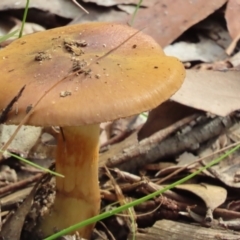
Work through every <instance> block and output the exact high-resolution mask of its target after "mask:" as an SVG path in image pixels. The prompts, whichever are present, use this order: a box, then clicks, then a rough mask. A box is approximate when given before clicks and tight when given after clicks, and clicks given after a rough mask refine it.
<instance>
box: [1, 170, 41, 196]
mask: <svg viewBox="0 0 240 240" xmlns="http://www.w3.org/2000/svg"><path fill="white" fill-rule="evenodd" d="M42 176H43V174H42V173H38V174H36V175H35V176H33V177H29V178H27V179H24V180H22V181H18V182H16V183H13V184H9V185H8V186H6V187H3V188H0V195H2V194H5V193H7V192H10V191H16V190H18V189H20V188H23V187H25V186H26V185H28V184H30V183H33V182H35V181H37V180H39V179H40V178H41V177H42Z"/></svg>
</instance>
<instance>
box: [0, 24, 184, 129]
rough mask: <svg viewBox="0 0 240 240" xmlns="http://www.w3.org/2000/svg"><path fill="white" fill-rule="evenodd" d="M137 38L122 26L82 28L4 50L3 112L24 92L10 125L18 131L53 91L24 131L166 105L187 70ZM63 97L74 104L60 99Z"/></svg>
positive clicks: (147, 40) (49, 33) (51, 33)
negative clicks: (29, 112) (28, 111)
mask: <svg viewBox="0 0 240 240" xmlns="http://www.w3.org/2000/svg"><path fill="white" fill-rule="evenodd" d="M136 32H137V30H135V29H133V28H131V27H128V26H125V25H120V24H112V23H86V24H81V25H73V26H66V27H62V28H56V29H52V30H48V31H45V32H39V33H36V34H32V35H28V36H26V37H23V38H21V39H18V40H16V41H15V42H13V43H12V44H10V45H9V46H8V47H6V48H5V49H3V50H1V51H0V68H1V79H0V110H2V109H4V108H5V107H6V106H7V105H8V103H9V102H10V101H11V99H12V98H13V97H14V96H15V95H16V94H17V93H18V91H19V90H20V89H21V88H22V87H23V85H26V88H25V90H24V92H23V93H22V96H21V98H20V99H19V100H18V114H15V111H14V110H12V111H11V112H10V113H9V115H8V120H7V123H12V124H14V123H19V121H20V120H21V119H22V118H23V117H24V116H25V114H26V108H27V106H29V105H30V104H32V106H33V107H34V105H35V103H36V102H37V101H38V100H39V98H40V97H41V96H42V95H43V94H44V93H45V92H47V91H48V90H49V89H50V88H52V87H53V86H54V87H53V88H52V90H51V91H50V92H49V93H47V94H46V95H45V96H44V98H43V99H42V101H41V102H40V103H39V104H38V105H37V106H36V107H35V108H34V109H33V110H32V115H31V116H30V118H29V119H28V121H27V124H30V125H50V126H51V125H59V126H66V125H82V124H93V123H98V122H104V121H108V120H113V119H116V118H121V117H126V116H130V115H134V114H137V113H139V112H143V111H146V110H149V109H152V108H154V107H156V106H157V105H159V104H160V103H162V102H163V101H165V100H166V99H168V98H169V97H170V96H171V95H172V94H173V93H175V92H176V91H177V90H178V89H179V87H180V86H181V84H182V82H183V79H184V77H185V71H184V67H183V65H182V64H181V63H180V62H179V61H178V60H177V59H176V58H173V57H167V56H165V55H164V53H163V51H162V49H161V47H160V46H159V45H158V44H157V43H156V42H155V41H154V40H153V39H152V38H151V37H149V36H147V35H145V34H143V33H142V32H138V33H137V34H136ZM134 34H135V35H134ZM133 35H134V36H133ZM127 39H128V41H126V40H127ZM114 48H116V49H115V50H114V51H111V50H113V49H114ZM109 51H111V52H110V53H109ZM40 53H44V54H40ZM45 53H47V57H46V55H45ZM107 53H109V54H107ZM105 54H106V56H104V55H105ZM49 56H51V57H49ZM45 57H46V58H45ZM42 58H43V59H42ZM38 59H40V60H38ZM41 59H42V60H45V59H47V60H46V61H42V60H41ZM39 61H40V62H39ZM64 89H67V92H70V93H71V96H69V94H68V96H69V97H62V96H61V94H60V93H61V92H62V91H63V90H64ZM76 89H77V90H76Z"/></svg>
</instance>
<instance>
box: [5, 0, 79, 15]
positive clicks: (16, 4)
mask: <svg viewBox="0 0 240 240" xmlns="http://www.w3.org/2000/svg"><path fill="white" fill-rule="evenodd" d="M29 2H30V3H29V8H37V9H41V10H42V11H47V12H51V13H54V14H57V15H59V16H62V17H65V18H75V17H77V16H78V14H79V13H80V12H81V11H82V10H81V9H79V8H78V7H77V6H76V5H75V4H74V3H73V2H72V1H70V0H57V1H56V0H54V1H51V4H49V1H48V0H34V1H29ZM25 6H26V1H25V0H18V1H16V0H1V1H0V10H8V9H21V8H25Z"/></svg>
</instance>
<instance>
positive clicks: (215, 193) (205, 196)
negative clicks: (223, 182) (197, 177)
mask: <svg viewBox="0 0 240 240" xmlns="http://www.w3.org/2000/svg"><path fill="white" fill-rule="evenodd" d="M175 188H176V189H181V190H186V191H189V192H192V193H194V194H195V195H197V196H198V197H200V198H201V199H202V200H203V201H204V202H205V204H206V207H207V208H210V209H211V210H214V209H215V208H217V207H219V206H220V205H221V204H222V203H224V202H225V200H226V197H227V190H226V189H225V188H223V187H219V186H214V185H209V184H205V183H204V184H183V185H178V186H177V187H175Z"/></svg>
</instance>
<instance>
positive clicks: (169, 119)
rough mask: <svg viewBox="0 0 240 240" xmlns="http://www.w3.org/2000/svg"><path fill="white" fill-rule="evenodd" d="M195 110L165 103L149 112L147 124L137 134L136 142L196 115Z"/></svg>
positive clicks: (177, 104)
mask: <svg viewBox="0 0 240 240" xmlns="http://www.w3.org/2000/svg"><path fill="white" fill-rule="evenodd" d="M196 112H197V110H196V109H194V108H190V107H187V106H184V105H181V104H179V103H177V102H173V101H167V102H165V103H163V104H161V105H160V106H158V107H157V108H155V109H153V110H152V111H150V113H149V115H148V119H147V122H146V123H145V124H144V125H143V127H142V128H141V129H140V131H139V133H138V140H139V141H140V140H142V139H144V138H147V137H149V136H150V135H152V134H153V133H155V132H157V131H159V130H162V129H164V128H166V127H169V126H170V125H172V124H174V123H175V122H177V121H179V120H180V119H182V118H184V117H187V116H189V115H191V114H194V113H196Z"/></svg>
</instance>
